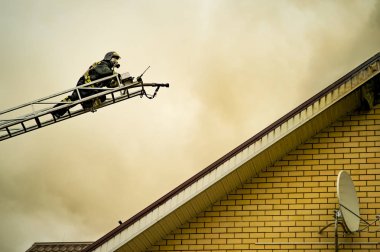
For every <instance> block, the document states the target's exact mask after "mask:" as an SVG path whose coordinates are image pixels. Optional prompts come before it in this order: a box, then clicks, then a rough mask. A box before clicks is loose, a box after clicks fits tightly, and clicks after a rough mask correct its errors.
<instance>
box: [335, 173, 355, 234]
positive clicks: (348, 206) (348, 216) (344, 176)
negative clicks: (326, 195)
mask: <svg viewBox="0 0 380 252" xmlns="http://www.w3.org/2000/svg"><path fill="white" fill-rule="evenodd" d="M337 195H338V201H339V206H340V211H341V213H342V218H343V221H344V224H345V225H346V227H347V228H348V230H349V231H350V232H356V231H358V230H359V225H360V211H359V200H358V197H357V196H356V190H355V186H354V183H353V182H352V179H351V176H350V175H349V174H348V173H347V172H346V171H340V172H339V174H338V179H337Z"/></svg>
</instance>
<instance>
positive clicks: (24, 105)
mask: <svg viewBox="0 0 380 252" xmlns="http://www.w3.org/2000/svg"><path fill="white" fill-rule="evenodd" d="M115 77H117V78H118V74H113V75H111V76H107V77H104V78H101V79H98V80H95V81H92V82H89V83H85V84H82V85H79V86H76V87H73V88H70V89H67V90H65V91H61V92H59V93H56V94H53V95H49V96H46V97H43V98H40V99H37V100H34V101H31V102H27V103H24V104H22V105H19V106H15V107H12V108H9V109H6V110H3V111H0V115H3V114H5V113H8V112H11V111H15V110H17V109H20V108H24V107H27V106H31V105H32V104H38V102H41V101H44V100H48V99H51V98H54V97H57V96H60V95H63V94H65V93H69V92H72V91H74V90H77V89H78V88H81V87H86V86H90V85H93V84H95V83H98V82H100V81H104V80H107V79H111V78H115Z"/></svg>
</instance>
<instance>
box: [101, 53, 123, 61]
mask: <svg viewBox="0 0 380 252" xmlns="http://www.w3.org/2000/svg"><path fill="white" fill-rule="evenodd" d="M112 58H115V59H120V55H119V54H118V53H117V52H114V51H112V52H108V53H107V54H106V56H104V60H111V59H112Z"/></svg>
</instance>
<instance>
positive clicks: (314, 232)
mask: <svg viewBox="0 0 380 252" xmlns="http://www.w3.org/2000/svg"><path fill="white" fill-rule="evenodd" d="M342 169H344V170H347V171H348V172H349V173H350V174H351V177H352V180H353V181H354V184H355V187H356V190H357V195H358V197H359V201H360V213H361V216H362V217H363V218H364V219H367V220H373V219H375V217H376V214H380V106H376V107H375V108H374V109H372V110H370V111H369V112H366V113H364V112H361V113H353V114H351V115H349V116H345V117H344V118H342V119H341V120H339V121H338V122H335V123H334V124H332V125H331V126H330V127H328V128H327V129H325V130H323V131H322V132H321V133H319V134H318V135H316V136H315V137H313V138H312V139H310V140H309V141H307V142H306V143H305V144H303V145H301V146H299V147H298V148H297V149H296V150H294V151H292V152H291V153H289V154H288V155H287V156H285V157H284V158H283V159H282V160H280V161H278V162H276V163H275V164H274V165H273V166H272V167H268V168H267V169H266V170H265V171H263V172H262V173H261V174H260V175H259V177H257V178H252V179H251V180H250V181H248V182H247V183H246V184H244V185H242V186H241V187H240V188H238V189H237V190H235V191H234V192H232V193H230V194H229V195H226V196H225V197H224V198H223V199H222V200H220V201H218V202H216V203H215V204H214V205H213V206H210V207H209V209H207V210H206V211H205V212H203V213H201V214H199V215H198V216H197V217H196V218H194V219H192V220H189V222H188V223H186V224H185V225H183V226H181V227H180V228H178V229H177V230H174V231H173V232H172V233H171V234H169V235H167V237H165V239H163V240H161V241H159V242H158V243H157V244H156V245H154V246H153V247H151V248H150V249H149V251H234V252H238V251H297V252H298V251H308V252H310V251H334V249H335V246H334V245H326V244H312V243H319V242H333V241H334V232H333V231H334V228H333V227H330V228H328V229H326V232H324V233H322V234H319V233H318V231H319V230H320V229H321V228H322V227H324V226H325V225H326V224H328V223H330V222H332V221H333V214H334V211H333V210H334V209H336V208H337V207H338V205H337V198H336V178H337V174H338V172H339V171H340V170H342ZM379 226H380V225H378V227H379ZM340 230H341V228H340ZM371 230H375V229H371ZM340 237H341V238H340V241H341V242H380V231H379V232H371V233H369V232H361V233H355V234H350V235H346V236H345V237H343V234H342V233H340ZM274 242H277V243H293V244H266V245H258V244H256V243H274ZM305 242H308V243H309V244H294V243H305ZM340 251H355V252H357V251H380V245H367V244H357V245H344V246H341V247H340Z"/></svg>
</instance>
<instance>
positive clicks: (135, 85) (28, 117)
mask: <svg viewBox="0 0 380 252" xmlns="http://www.w3.org/2000/svg"><path fill="white" fill-rule="evenodd" d="M142 85H143V86H167V85H168V84H157V83H144V84H142ZM78 87H79V86H78ZM133 88H141V83H139V82H134V83H132V84H130V85H127V86H121V87H115V88H88V89H92V90H93V89H97V90H105V91H104V92H99V93H97V94H94V95H91V96H87V97H85V98H82V99H79V100H77V101H74V102H72V103H67V104H66V105H62V106H59V107H55V108H54V107H52V108H48V109H46V108H45V109H42V110H38V111H35V113H31V114H27V115H25V116H24V117H23V118H17V119H13V120H12V119H10V122H8V123H5V124H0V129H4V128H6V127H11V126H14V125H16V124H19V123H21V122H25V121H28V120H31V119H34V118H37V117H40V116H43V115H46V114H49V113H52V112H54V111H57V110H60V109H64V108H69V107H74V106H76V105H78V104H80V103H82V102H85V101H88V100H92V99H94V98H97V97H99V96H104V95H108V94H111V93H116V92H118V91H120V90H126V89H133ZM74 89H75V88H74ZM107 90H108V91H107ZM135 93H138V94H137V95H141V94H142V93H141V90H139V91H137V92H135ZM135 93H130V94H129V95H120V96H119V97H117V98H115V99H116V100H117V99H118V98H120V97H124V96H125V97H127V98H132V97H134V96H137V95H133V96H132V94H135ZM123 100H124V99H123Z"/></svg>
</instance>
